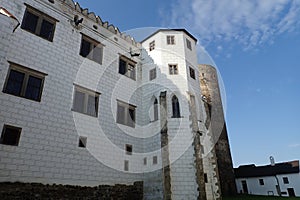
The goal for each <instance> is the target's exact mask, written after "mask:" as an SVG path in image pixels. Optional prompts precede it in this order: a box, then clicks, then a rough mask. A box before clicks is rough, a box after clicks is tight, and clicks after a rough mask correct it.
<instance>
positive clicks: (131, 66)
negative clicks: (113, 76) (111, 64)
mask: <svg viewBox="0 0 300 200" xmlns="http://www.w3.org/2000/svg"><path fill="white" fill-rule="evenodd" d="M135 64H136V62H134V61H133V60H130V59H129V58H127V57H125V56H121V57H120V59H119V73H120V74H122V75H125V76H127V77H129V78H131V79H132V80H136V77H135V76H136V75H135V70H136V69H135Z"/></svg>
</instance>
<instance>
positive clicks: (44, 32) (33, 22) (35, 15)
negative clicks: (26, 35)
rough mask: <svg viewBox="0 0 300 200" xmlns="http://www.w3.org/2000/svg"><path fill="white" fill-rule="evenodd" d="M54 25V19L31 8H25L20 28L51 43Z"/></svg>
mask: <svg viewBox="0 0 300 200" xmlns="http://www.w3.org/2000/svg"><path fill="white" fill-rule="evenodd" d="M55 24H56V20H55V19H53V18H51V17H49V16H48V15H46V14H44V13H42V12H40V11H38V10H36V9H34V8H32V7H27V8H26V11H25V14H24V17H23V21H22V25H21V28H22V29H24V30H27V31H29V32H31V33H33V34H35V35H37V36H40V37H41V38H44V39H46V40H49V41H51V42H52V40H53V36H54V31H55Z"/></svg>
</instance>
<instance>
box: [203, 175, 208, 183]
mask: <svg viewBox="0 0 300 200" xmlns="http://www.w3.org/2000/svg"><path fill="white" fill-rule="evenodd" d="M204 182H205V183H208V178H207V174H206V173H204Z"/></svg>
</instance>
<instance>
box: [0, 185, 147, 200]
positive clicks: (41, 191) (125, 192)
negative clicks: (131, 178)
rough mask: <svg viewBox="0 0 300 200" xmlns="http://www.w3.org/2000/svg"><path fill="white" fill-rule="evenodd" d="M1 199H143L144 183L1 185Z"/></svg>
mask: <svg viewBox="0 0 300 200" xmlns="http://www.w3.org/2000/svg"><path fill="white" fill-rule="evenodd" d="M0 199H2V200H6V199H48V200H49V199H101V200H106V199H107V200H116V199H117V200H127V199H132V200H139V199H143V182H135V183H134V184H133V185H114V186H109V185H99V186H96V187H80V186H70V185H55V184H54V185H43V184H39V183H18V182H16V183H0Z"/></svg>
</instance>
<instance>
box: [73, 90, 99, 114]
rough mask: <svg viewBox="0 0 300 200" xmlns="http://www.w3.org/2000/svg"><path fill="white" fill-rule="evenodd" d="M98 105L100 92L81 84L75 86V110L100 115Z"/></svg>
mask: <svg viewBox="0 0 300 200" xmlns="http://www.w3.org/2000/svg"><path fill="white" fill-rule="evenodd" d="M98 105H99V93H97V92H94V91H92V90H88V89H86V88H83V87H80V86H75V89H74V99H73V108H72V110H73V111H75V112H80V113H83V114H87V115H90V116H93V117H98Z"/></svg>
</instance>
